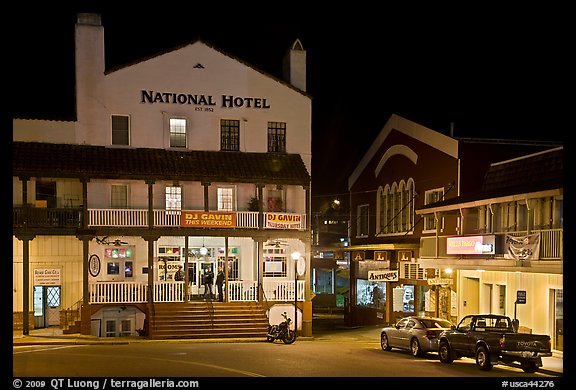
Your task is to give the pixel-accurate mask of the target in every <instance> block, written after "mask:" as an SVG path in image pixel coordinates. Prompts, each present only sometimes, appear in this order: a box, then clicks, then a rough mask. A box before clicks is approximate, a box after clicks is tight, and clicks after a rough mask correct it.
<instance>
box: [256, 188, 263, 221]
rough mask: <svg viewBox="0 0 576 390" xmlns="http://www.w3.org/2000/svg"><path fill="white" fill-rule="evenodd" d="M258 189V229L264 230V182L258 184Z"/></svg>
mask: <svg viewBox="0 0 576 390" xmlns="http://www.w3.org/2000/svg"><path fill="white" fill-rule="evenodd" d="M256 189H257V191H258V229H259V230H264V202H263V199H262V198H263V197H264V184H256Z"/></svg>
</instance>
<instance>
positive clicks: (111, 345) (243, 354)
mask: <svg viewBox="0 0 576 390" xmlns="http://www.w3.org/2000/svg"><path fill="white" fill-rule="evenodd" d="M314 329H315V331H314V337H300V338H299V339H298V340H297V341H296V343H294V344H292V345H285V344H283V343H281V342H275V343H273V344H271V343H268V342H266V341H264V340H254V339H252V340H249V339H234V340H223V339H220V340H212V341H206V340H172V341H158V340H155V341H152V340H146V339H144V338H114V339H109V338H96V337H92V336H79V335H66V336H63V335H61V334H58V333H59V332H58V331H57V330H54V329H47V330H44V331H42V332H40V331H33V332H31V333H32V335H31V336H27V337H19V336H18V335H16V337H15V338H14V355H13V361H14V371H13V375H14V376H15V377H30V376H34V377H50V378H52V377H98V378H106V377H142V376H145V377H180V378H181V377H186V378H196V377H202V378H206V377H234V378H271V377H301V378H302V377H341V378H350V377H356V378H411V379H412V378H425V377H442V378H453V379H455V378H466V377H482V378H490V379H491V380H501V379H502V378H520V379H521V378H533V379H538V380H543V379H554V380H557V379H558V377H559V376H562V371H563V367H562V363H563V361H562V359H561V358H558V357H554V358H545V359H544V360H545V362H544V363H545V366H544V367H543V369H542V370H541V371H539V372H538V373H535V374H526V373H524V372H523V371H522V370H521V369H519V368H516V367H508V366H504V365H498V366H495V367H494V368H493V369H492V370H491V371H490V372H481V371H479V370H478V368H477V367H476V365H475V364H474V361H473V360H471V359H461V360H458V361H456V362H455V363H454V364H451V365H445V364H441V363H440V362H439V361H438V359H437V357H436V356H435V355H434V354H430V355H429V356H426V357H423V358H413V357H412V356H411V355H410V354H409V353H408V352H406V351H400V350H392V351H391V352H384V351H382V350H381V348H380V344H379V334H380V327H379V326H367V327H358V328H350V327H345V326H344V324H343V322H342V320H341V319H340V318H338V317H337V316H333V317H331V316H323V317H322V318H316V319H315V324H314ZM50 332H52V334H50Z"/></svg>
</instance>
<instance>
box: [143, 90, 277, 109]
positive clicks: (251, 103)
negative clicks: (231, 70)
mask: <svg viewBox="0 0 576 390" xmlns="http://www.w3.org/2000/svg"><path fill="white" fill-rule="evenodd" d="M216 101H217V100H216V98H215V97H214V96H212V95H195V94H190V93H176V92H159V91H147V90H141V91H140V103H149V104H155V103H164V104H189V105H193V106H196V110H197V111H211V109H210V108H213V107H215V106H216V105H217V103H216ZM218 101H219V102H220V107H221V108H263V109H268V108H270V104H269V103H268V99H267V98H260V97H240V96H233V95H221V96H220V99H219V100H218Z"/></svg>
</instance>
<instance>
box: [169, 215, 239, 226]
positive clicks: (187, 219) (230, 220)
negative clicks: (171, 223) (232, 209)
mask: <svg viewBox="0 0 576 390" xmlns="http://www.w3.org/2000/svg"><path fill="white" fill-rule="evenodd" d="M180 226H182V227H204V228H235V227H236V213H228V212H222V211H212V212H210V211H182V214H181V216H180Z"/></svg>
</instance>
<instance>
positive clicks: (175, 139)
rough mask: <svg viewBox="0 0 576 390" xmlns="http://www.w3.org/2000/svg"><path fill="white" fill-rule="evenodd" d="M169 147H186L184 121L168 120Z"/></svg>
mask: <svg viewBox="0 0 576 390" xmlns="http://www.w3.org/2000/svg"><path fill="white" fill-rule="evenodd" d="M169 124H170V147H171V148H185V147H186V119H178V118H170V120H169Z"/></svg>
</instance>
